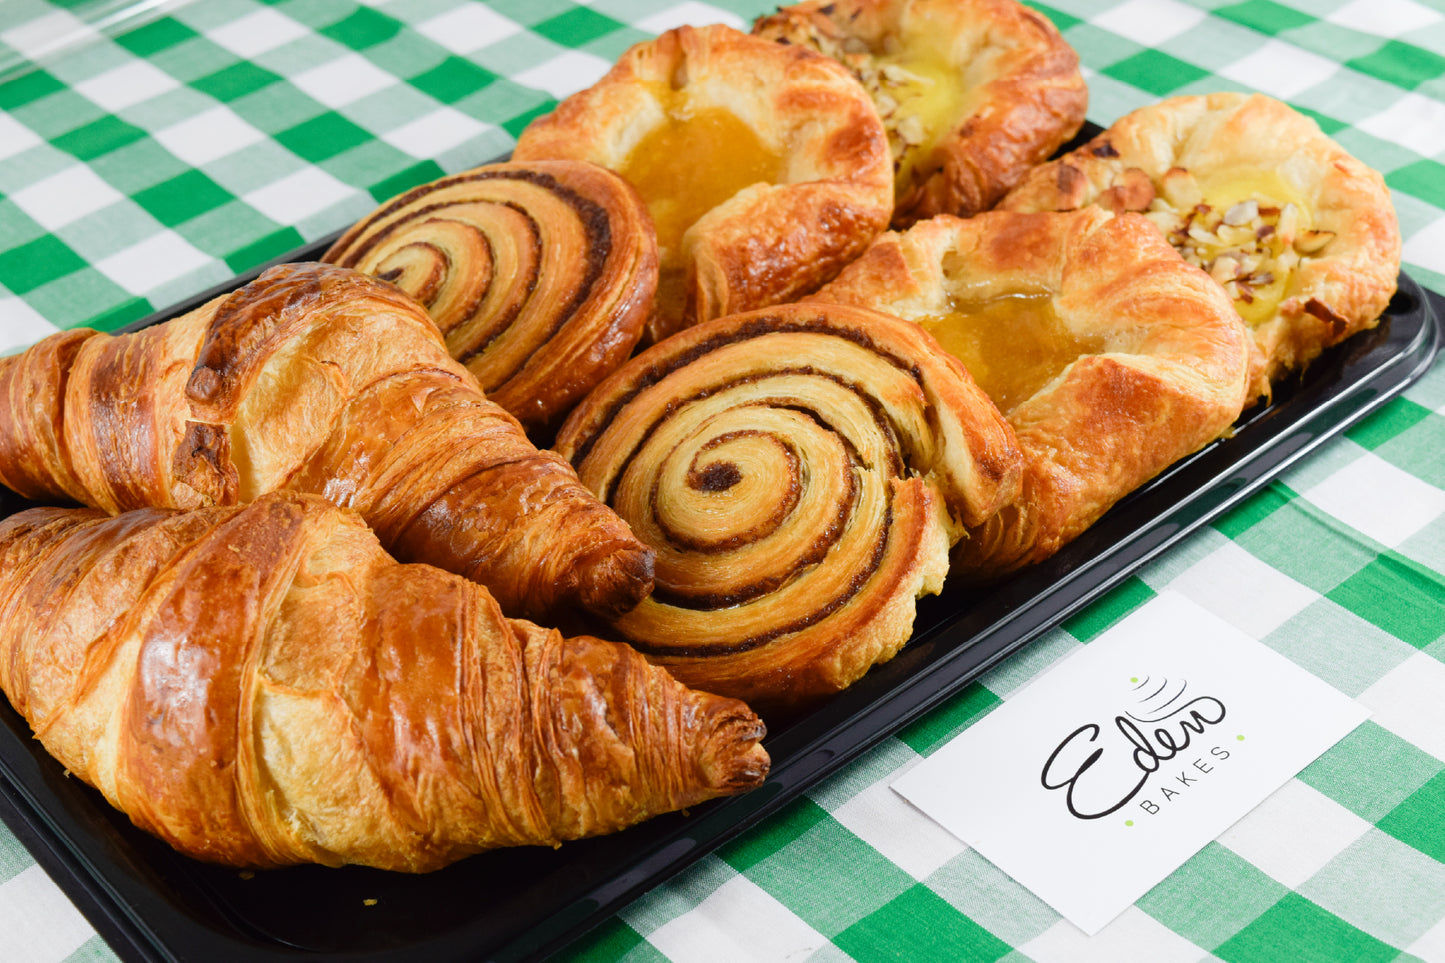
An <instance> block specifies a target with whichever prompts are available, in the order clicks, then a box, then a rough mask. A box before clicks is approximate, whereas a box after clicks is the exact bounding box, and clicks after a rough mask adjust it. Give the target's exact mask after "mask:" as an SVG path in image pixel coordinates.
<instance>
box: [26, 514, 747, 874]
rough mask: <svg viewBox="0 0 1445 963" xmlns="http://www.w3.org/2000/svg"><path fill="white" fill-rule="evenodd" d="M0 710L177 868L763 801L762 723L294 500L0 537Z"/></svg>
mask: <svg viewBox="0 0 1445 963" xmlns="http://www.w3.org/2000/svg"><path fill="white" fill-rule="evenodd" d="M0 686H3V688H4V690H5V693H6V695H8V696H9V698H10V700H11V702H12V703H13V704H14V705H15V708H16V709H17V711H19V712H20V713H21V714H22V715H24V716H25V718H26V720H27V721H29V722H30V724H31V725H32V726H33V727H34V729H35V732H36V736H37V737H38V738H39V739H40V740H41V741H42V742H43V743H44V744H45V747H46V749H48V750H49V751H50V752H51V753H52V754H53V755H54V756H55V757H56V758H57V759H59V760H60V762H61V763H62V764H63V765H64V766H65V768H66V770H67V774H70V773H74V774H75V775H77V776H79V777H80V778H81V779H84V780H85V781H86V782H87V783H90V784H91V785H93V786H95V787H96V788H97V789H99V790H100V791H101V792H102V793H104V795H105V797H106V798H107V799H108V800H110V802H111V803H112V804H114V805H115V806H116V807H117V808H119V809H121V810H123V811H124V812H126V813H127V814H128V815H129V816H130V817H131V819H132V820H133V821H134V822H135V823H136V825H138V826H140V827H141V828H143V829H145V830H147V831H149V832H151V833H154V834H155V835H157V836H159V837H160V838H161V839H164V840H165V841H166V842H167V843H169V844H171V845H172V846H174V847H175V848H177V849H178V850H180V851H181V852H184V853H186V854H187V855H190V856H194V857H196V858H198V859H203V860H207V861H211V862H217V863H223V864H228V865H235V866H256V867H269V866H283V865H290V864H294V863H322V864H325V865H330V866H339V865H341V864H343V863H356V864H361V865H366V866H375V867H378V868H382V869H391V870H401V871H406V872H423V871H427V870H432V869H436V868H438V867H440V866H443V865H445V864H447V863H450V862H452V861H454V860H457V859H460V858H462V857H464V856H468V855H470V854H472V853H476V852H480V851H482V850H485V849H492V848H495V847H499V846H521V845H557V844H558V843H559V842H561V841H562V840H568V839H577V838H580V837H582V836H590V835H595V834H598V833H606V832H612V831H615V830H618V829H621V828H623V827H625V826H629V825H631V824H633V823H636V822H638V821H639V820H641V819H644V818H646V817H648V816H650V815H654V814H657V813H661V812H666V811H670V810H673V809H678V808H681V807H684V806H688V805H692V804H694V803H698V802H701V801H702V800H704V799H707V798H710V797H713V796H718V795H723V794H727V793H734V792H739V791H741V790H744V789H749V788H752V787H754V786H756V785H758V784H759V783H761V782H762V779H763V776H764V775H765V774H766V773H767V770H768V757H767V753H766V752H765V751H764V750H763V748H762V747H761V746H760V745H759V744H758V739H759V738H761V736H762V734H763V728H762V725H761V724H760V723H759V721H758V719H757V717H756V716H754V715H753V714H752V713H751V712H750V711H748V709H747V707H746V706H744V705H742V704H741V703H738V702H736V701H734V700H731V699H722V698H719V697H717V696H712V695H708V694H706V693H701V692H690V691H688V690H687V689H685V688H683V687H682V686H681V685H679V684H678V683H676V682H675V681H673V680H672V679H670V678H668V677H667V674H666V673H665V672H664V671H663V670H661V669H658V668H656V667H654V666H650V665H648V664H647V663H646V662H645V661H644V660H643V659H642V658H641V657H640V656H639V655H637V654H636V653H635V652H633V651H631V650H630V649H628V648H627V647H626V646H624V645H619V644H616V643H612V642H604V641H602V640H600V639H595V638H589V637H586V636H581V637H577V638H570V639H563V638H562V636H561V634H560V633H559V632H557V631H555V630H548V629H543V628H539V627H538V626H536V625H533V624H531V623H529V622H523V621H517V620H509V619H506V618H503V616H502V613H501V611H500V610H499V609H498V608H497V605H496V603H495V602H494V601H492V599H491V597H490V596H489V595H488V594H487V591H486V590H485V589H484V588H482V587H481V586H480V585H477V584H475V583H473V582H469V581H467V580H466V579H463V578H460V577H458V576H455V575H451V574H449V573H447V572H443V571H441V570H440V569H436V568H432V567H431V566H429V565H400V564H397V563H396V562H395V561H393V560H392V559H390V558H389V557H387V556H386V554H385V553H384V552H383V551H382V550H381V546H380V545H378V544H377V540H376V536H375V535H374V534H373V533H372V532H371V531H370V530H369V529H367V527H366V525H365V524H364V523H363V522H362V521H361V519H360V518H358V517H357V516H356V515H355V514H354V513H352V512H347V511H343V510H341V509H338V508H335V507H333V506H331V505H330V504H328V503H327V502H325V501H323V500H322V499H320V498H317V497H315V496H308V495H298V494H296V493H293V492H276V493H272V494H269V495H263V496H262V497H261V498H259V499H257V500H256V501H255V502H253V503H251V504H250V505H246V506H244V507H238V506H213V507H210V508H201V509H196V510H194V511H189V512H185V511H175V510H167V509H156V508H149V509H140V510H137V511H134V512H128V513H126V514H123V515H119V516H115V517H109V516H107V515H106V514H105V513H104V512H100V511H97V510H95V509H82V508H71V509H65V508H41V509H33V510H30V511H26V512H21V513H19V514H17V515H14V516H11V517H10V518H8V519H6V520H5V521H4V522H3V523H0Z"/></svg>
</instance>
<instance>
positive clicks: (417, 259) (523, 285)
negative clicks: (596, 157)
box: [322, 161, 657, 431]
mask: <svg viewBox="0 0 1445 963" xmlns="http://www.w3.org/2000/svg"><path fill="white" fill-rule="evenodd" d="M322 260H323V261H328V262H330V263H332V264H339V265H341V266H343V267H351V268H356V269H358V270H361V271H365V272H366V273H367V274H374V275H376V276H377V277H381V278H385V279H387V280H388V281H391V282H393V283H394V284H396V285H397V287H399V288H401V289H402V290H403V291H405V292H406V293H407V294H410V295H411V296H413V297H414V298H416V299H417V300H418V301H420V302H421V303H422V305H423V306H424V307H425V308H426V309H427V313H428V314H430V315H431V317H432V320H433V321H435V322H436V323H437V327H439V328H441V330H442V334H443V335H444V337H445V338H446V343H447V348H448V349H449V350H450V351H451V353H452V357H454V358H456V359H457V360H458V361H461V362H462V363H463V364H465V365H466V366H467V369H468V370H470V371H471V372H472V374H474V375H476V378H477V381H478V382H479V383H480V384H481V386H482V390H483V391H485V392H486V393H487V397H488V398H490V399H491V400H492V401H494V402H496V403H497V404H499V405H501V406H502V407H503V408H506V409H507V410H508V411H510V412H511V413H512V414H513V415H515V416H516V417H517V420H519V421H520V422H521V423H522V425H523V426H524V427H525V428H527V430H528V431H534V430H538V429H542V430H545V429H546V428H548V427H549V426H550V427H551V428H554V429H555V428H556V424H555V422H556V421H558V420H560V418H561V416H563V415H565V414H566V413H567V411H568V410H569V409H570V408H571V407H572V406H573V405H574V404H576V403H577V402H578V401H579V400H580V399H581V398H582V396H583V395H585V394H586V393H587V392H588V391H589V390H590V389H591V388H592V386H593V385H595V384H596V383H597V382H598V381H600V380H602V378H603V376H605V375H606V374H607V373H608V372H609V371H611V370H612V369H613V368H615V367H617V366H618V365H619V364H621V363H622V362H623V361H625V360H627V356H628V355H629V354H631V353H632V349H633V348H634V347H635V346H636V344H637V340H638V338H640V337H641V336H642V326H643V323H644V322H646V320H647V316H648V313H649V312H650V311H651V310H652V298H653V294H654V292H655V291H656V290H657V242H656V239H655V238H654V235H653V230H652V223H651V220H650V219H649V218H648V216H647V208H646V207H645V206H644V205H643V203H642V198H640V197H638V196H637V192H636V191H634V190H633V189H632V188H631V187H630V186H629V185H628V183H627V182H626V181H624V180H623V179H622V178H621V177H619V176H617V175H616V174H614V173H612V172H611V171H609V170H607V169H605V168H602V167H598V166H596V165H595V164H588V163H586V162H584V161H533V162H531V163H527V164H523V163H505V164H490V165H488V166H485V167H478V168H476V169H475V170H470V171H464V172H462V173H460V174H455V175H452V176H451V177H444V178H442V179H440V180H437V181H433V182H431V183H430V184H423V185H421V186H420V187H416V188H413V189H412V190H410V191H408V192H407V193H405V194H402V195H401V196H399V197H396V198H393V199H392V200H390V201H388V202H387V203H386V204H384V205H382V207H381V208H379V209H378V210H377V211H375V212H374V213H372V214H371V215H369V216H367V217H366V218H364V219H363V220H362V221H360V222H358V223H357V224H356V225H355V226H353V227H352V228H351V229H350V230H349V231H347V232H346V234H345V235H344V236H343V237H341V238H340V239H339V240H338V241H337V242H336V243H335V244H334V245H332V247H331V249H330V250H329V251H327V252H326V254H325V255H324V256H323V257H322Z"/></svg>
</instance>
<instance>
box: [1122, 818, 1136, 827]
mask: <svg viewBox="0 0 1445 963" xmlns="http://www.w3.org/2000/svg"><path fill="white" fill-rule="evenodd" d="M1124 825H1125V826H1132V825H1134V820H1132V819H1126V820H1124Z"/></svg>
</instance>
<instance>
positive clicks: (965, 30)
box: [753, 0, 1088, 226]
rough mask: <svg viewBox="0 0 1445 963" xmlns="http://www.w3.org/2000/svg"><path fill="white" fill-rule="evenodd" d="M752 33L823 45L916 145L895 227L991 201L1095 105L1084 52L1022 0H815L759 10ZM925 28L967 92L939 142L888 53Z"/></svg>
mask: <svg viewBox="0 0 1445 963" xmlns="http://www.w3.org/2000/svg"><path fill="white" fill-rule="evenodd" d="M753 32H754V33H756V34H758V35H759V36H763V37H767V38H769V39H771V40H783V41H786V42H788V43H792V44H806V45H808V46H811V47H814V48H815V49H821V50H822V51H823V52H824V53H827V54H828V55H829V56H832V57H834V58H835V59H838V60H840V61H841V62H842V63H844V64H845V65H846V66H848V67H849V68H850V69H851V70H852V71H853V72H854V73H855V74H856V75H858V76H859V77H860V79H862V80H863V82H864V86H865V87H866V88H867V89H869V91H870V92H871V93H873V95H874V99H875V104H877V105H878V106H879V113H880V114H882V115H883V119H884V124H885V126H886V127H887V128H888V130H889V135H890V141H891V146H892V148H893V153H894V156H895V158H897V157H899V156H900V155H903V154H904V153H905V152H907V153H908V155H909V156H908V164H909V166H910V167H911V168H913V171H912V173H911V176H909V177H907V179H906V181H905V182H904V183H900V184H899V185H898V188H897V196H896V198H895V211H894V217H893V223H894V224H895V226H906V225H908V224H911V223H913V222H914V221H917V220H920V219H922V218H927V217H931V216H933V215H934V214H958V215H961V216H965V217H966V216H969V215H972V214H976V213H978V212H979V211H984V210H987V209H989V208H990V207H992V206H993V205H994V204H995V203H996V202H997V201H998V200H999V199H1000V198H1001V197H1003V195H1004V194H1005V193H1006V192H1007V191H1008V190H1009V188H1011V187H1013V186H1014V185H1015V184H1016V183H1018V181H1019V180H1020V179H1021V178H1022V177H1023V176H1024V174H1025V173H1026V172H1027V171H1028V170H1029V168H1031V167H1032V166H1034V165H1035V164H1038V163H1040V162H1042V161H1044V160H1046V159H1047V158H1048V157H1049V156H1050V155H1051V154H1053V152H1054V151H1055V150H1057V149H1058V148H1059V147H1060V145H1062V144H1064V143H1065V142H1067V141H1068V140H1069V138H1071V137H1073V136H1074V134H1075V133H1077V132H1078V130H1079V127H1080V126H1081V125H1082V124H1083V122H1084V114H1085V111H1086V109H1087V107H1088V88H1087V87H1086V86H1085V83H1084V78H1083V75H1082V74H1081V73H1080V72H1079V58H1078V54H1077V53H1075V51H1074V50H1073V48H1072V47H1070V46H1069V44H1068V43H1067V42H1066V41H1065V40H1064V38H1063V37H1062V36H1061V35H1060V34H1059V31H1058V30H1057V29H1056V28H1055V27H1054V25H1053V24H1052V23H1051V22H1049V20H1048V18H1046V17H1045V16H1043V15H1042V14H1040V13H1038V12H1036V11H1034V10H1030V9H1028V8H1027V7H1025V6H1023V5H1022V4H1020V3H1016V2H1014V0H806V2H804V3H800V4H797V5H795V6H791V7H784V8H782V9H780V10H779V11H778V12H777V13H775V14H772V15H770V16H766V17H761V18H759V20H758V21H757V23H756V24H755V25H754V27H753ZM920 37H921V38H924V39H923V42H926V43H928V44H929V46H935V45H936V46H937V47H938V48H941V49H940V55H941V58H942V59H943V61H944V64H943V67H944V69H945V70H946V71H947V74H948V75H949V76H950V77H951V78H956V82H957V84H958V86H959V87H960V88H961V89H962V91H963V94H962V96H961V97H960V98H959V100H958V101H957V103H956V105H955V110H954V111H951V112H950V113H951V116H949V117H947V119H946V120H945V121H943V122H942V124H943V126H944V127H945V128H946V129H945V130H941V131H939V132H938V140H937V142H936V144H933V145H929V144H928V143H917V142H916V141H917V136H916V134H914V132H913V131H911V130H909V129H907V122H906V121H902V117H903V116H905V115H906V108H905V107H899V106H897V102H896V98H895V97H894V96H893V95H894V94H896V93H897V91H898V87H897V86H896V85H894V84H891V83H890V81H889V76H888V75H889V73H890V69H889V68H888V67H886V66H884V61H882V60H880V59H879V55H880V54H883V53H885V52H886V53H888V54H897V53H899V51H900V49H901V50H902V51H903V52H904V53H906V52H907V47H908V46H909V44H910V43H912V44H913V45H914V46H915V47H916V46H919V45H920ZM880 94H882V95H885V96H886V98H887V99H883V98H881V97H880V96H879V95H880ZM890 101H891V102H890ZM910 141H912V143H910Z"/></svg>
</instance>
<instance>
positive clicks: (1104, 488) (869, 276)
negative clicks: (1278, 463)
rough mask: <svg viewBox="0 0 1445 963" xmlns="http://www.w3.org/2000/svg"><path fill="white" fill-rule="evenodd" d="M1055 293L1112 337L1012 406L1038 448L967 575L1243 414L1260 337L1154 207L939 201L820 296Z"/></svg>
mask: <svg viewBox="0 0 1445 963" xmlns="http://www.w3.org/2000/svg"><path fill="white" fill-rule="evenodd" d="M1019 292H1033V293H1046V294H1048V295H1050V296H1051V300H1052V302H1053V306H1054V308H1055V311H1056V312H1057V315H1058V317H1059V318H1060V319H1061V321H1062V322H1063V323H1064V324H1065V325H1066V326H1067V327H1068V328H1069V329H1070V330H1071V331H1072V332H1076V333H1079V334H1089V335H1094V336H1099V337H1102V338H1103V339H1104V344H1105V350H1104V351H1102V352H1100V353H1097V354H1089V355H1083V356H1081V357H1079V358H1078V359H1077V360H1076V361H1074V362H1072V363H1071V364H1069V365H1068V366H1067V367H1066V368H1065V369H1064V371H1063V372H1061V373H1060V374H1059V375H1058V376H1057V377H1055V378H1054V379H1053V380H1052V381H1050V382H1049V383H1048V384H1046V385H1045V386H1044V387H1043V388H1042V389H1040V390H1038V391H1037V392H1036V393H1035V394H1034V395H1033V396H1032V397H1030V398H1028V399H1027V400H1025V401H1023V402H1022V403H1020V404H1019V405H1017V406H1016V407H1014V408H1013V409H1012V410H1011V411H1009V412H1008V420H1009V422H1010V423H1011V424H1012V426H1013V428H1014V431H1015V433H1016V436H1017V438H1018V443H1019V447H1020V448H1021V449H1022V451H1023V455H1024V465H1025V467H1024V475H1023V488H1022V492H1021V494H1020V496H1019V497H1018V498H1017V499H1016V500H1014V501H1013V502H1012V503H1010V504H1008V505H1005V506H1004V507H1003V508H1002V509H1001V510H1000V511H999V512H998V513H997V514H996V515H994V516H992V517H990V518H988V519H986V520H985V521H983V522H982V523H981V524H975V525H971V526H970V527H969V530H968V536H967V538H965V539H964V540H962V541H961V542H959V543H958V545H957V546H956V547H955V550H954V568H953V572H954V573H955V574H961V575H964V576H965V577H967V578H969V579H971V580H983V579H989V578H993V577H996V576H999V575H1003V574H1005V573H1008V572H1010V571H1013V570H1015V569H1017V568H1019V567H1021V566H1023V565H1027V564H1030V563H1033V562H1038V561H1040V560H1042V559H1044V558H1047V557H1048V556H1050V555H1052V554H1053V553H1054V552H1055V551H1057V550H1058V549H1059V548H1060V547H1061V546H1062V545H1064V544H1065V543H1067V542H1068V541H1069V540H1071V539H1072V538H1074V537H1075V536H1077V535H1078V534H1079V533H1080V532H1081V531H1083V530H1084V529H1085V528H1087V527H1088V526H1089V525H1090V524H1092V523H1093V522H1094V521H1095V520H1096V519H1098V517H1099V516H1100V515H1102V514H1103V513H1104V512H1105V511H1106V510H1107V509H1108V508H1109V507H1110V506H1111V505H1112V504H1114V502H1116V501H1117V500H1118V499H1120V498H1121V497H1123V496H1124V495H1125V494H1127V493H1128V492H1130V491H1132V490H1133V489H1134V488H1136V487H1138V486H1139V485H1140V484H1142V483H1143V482H1145V481H1147V480H1148V479H1150V478H1152V477H1154V476H1155V475H1156V474H1158V473H1159V472H1160V471H1162V470H1163V469H1164V468H1166V467H1167V466H1168V465H1170V464H1172V463H1173V462H1174V461H1176V460H1177V459H1179V458H1181V457H1183V456H1185V455H1187V454H1189V453H1191V452H1193V451H1195V450H1197V449H1199V448H1201V447H1203V446H1204V445H1207V444H1209V443H1210V442H1211V441H1213V440H1215V439H1216V438H1218V437H1220V436H1221V435H1222V434H1223V433H1224V432H1226V431H1227V430H1228V429H1229V426H1230V425H1231V423H1232V422H1233V421H1234V420H1235V419H1236V418H1237V417H1238V415H1239V412H1240V410H1241V407H1242V405H1243V402H1244V390H1245V384H1246V375H1247V367H1248V360H1249V348H1248V341H1247V335H1246V333H1245V331H1244V327H1243V324H1242V322H1241V320H1240V318H1239V317H1238V315H1237V314H1236V313H1235V312H1234V310H1233V309H1232V307H1231V306H1230V304H1229V300H1228V298H1227V297H1226V296H1225V295H1224V292H1223V291H1222V290H1221V289H1220V288H1219V286H1218V285H1217V284H1215V283H1214V282H1213V281H1211V280H1210V278H1209V276H1208V275H1206V274H1205V273H1204V272H1203V271H1201V270H1200V269H1198V268H1196V267H1193V266H1191V265H1189V264H1186V263H1185V262H1184V261H1183V260H1182V259H1180V258H1179V256H1178V255H1177V254H1176V253H1175V252H1174V251H1173V249H1172V248H1170V246H1169V245H1168V243H1167V242H1166V241H1165V240H1164V239H1163V237H1162V236H1160V234H1159V232H1158V231H1157V230H1156V229H1155V228H1154V227H1153V226H1152V225H1151V224H1150V223H1149V222H1148V221H1147V220H1145V219H1144V218H1143V217H1140V216H1138V215H1133V214H1126V215H1121V216H1118V217H1114V216H1112V215H1110V214H1108V213H1107V212H1105V211H1102V210H1099V209H1097V208H1086V209H1084V210H1082V211H1078V212H1073V213H1067V214H1047V213H1045V214H1020V213H1014V212H1000V211H994V212H988V213H985V214H981V215H979V216H977V217H974V218H971V219H968V220H962V219H959V218H953V217H947V216H940V217H936V218H933V219H931V220H929V221H924V222H921V223H919V224H918V225H916V226H914V227H913V228H912V229H910V230H909V231H907V232H904V233H901V234H899V233H893V232H890V233H888V234H885V235H883V236H881V237H880V238H879V239H878V240H877V241H876V242H875V243H874V244H873V245H872V246H871V247H870V248H869V250H868V251H867V253H865V254H864V255H863V257H862V258H860V259H859V260H858V261H857V262H856V263H855V264H853V265H851V266H850V267H849V268H848V269H847V270H846V271H844V272H843V274H842V275H841V276H840V277H839V278H838V279H837V280H836V281H834V282H833V283H832V284H830V285H828V286H827V287H825V288H824V289H823V290H821V291H819V292H818V293H817V295H815V296H814V300H819V301H824V300H832V301H840V302H843V303H847V304H857V305H863V306H867V307H871V308H874V309H876V310H880V311H887V312H890V313H892V314H895V315H897V316H899V317H902V318H906V319H909V320H914V319H918V318H921V317H925V316H936V315H940V314H945V313H946V312H947V311H948V310H949V305H950V300H951V299H952V298H955V297H960V298H967V299H970V300H987V299H989V298H995V297H1004V296H1008V295H1012V294H1017V293H1019Z"/></svg>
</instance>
